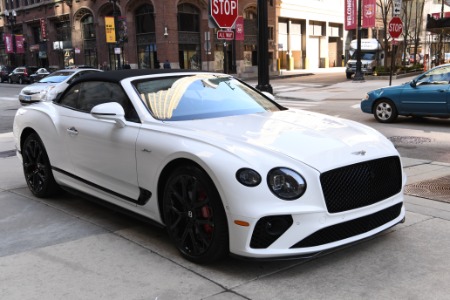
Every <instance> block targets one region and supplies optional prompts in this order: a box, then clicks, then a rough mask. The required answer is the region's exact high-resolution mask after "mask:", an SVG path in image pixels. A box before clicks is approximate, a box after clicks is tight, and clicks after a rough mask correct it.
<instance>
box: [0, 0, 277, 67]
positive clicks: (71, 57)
mask: <svg viewBox="0 0 450 300" xmlns="http://www.w3.org/2000/svg"><path fill="white" fill-rule="evenodd" d="M208 3H209V2H208V1H207V0H128V1H126V0H122V1H119V0H117V1H113V0H110V1H108V0H62V1H58V0H56V1H45V0H3V2H2V3H1V5H2V7H1V12H2V13H1V20H0V32H1V33H2V36H3V39H2V40H1V41H0V64H5V65H15V66H18V65H36V66H45V67H51V68H63V67H69V66H71V65H90V66H94V67H98V66H100V65H102V64H103V63H104V62H106V64H107V65H108V66H109V67H110V68H111V69H117V68H121V67H122V66H123V64H129V65H130V66H131V67H132V68H155V67H158V62H159V64H160V65H161V66H162V64H163V62H164V61H165V60H168V61H169V62H170V63H171V66H172V68H182V69H202V70H217V71H227V72H245V70H246V68H247V69H250V71H252V68H253V67H254V66H255V65H256V54H257V52H256V50H257V18H256V16H257V6H256V5H257V4H256V0H253V1H252V0H240V1H239V8H238V11H239V12H240V13H239V14H240V15H242V16H243V18H244V20H243V22H244V30H245V33H244V34H245V40H243V41H228V42H226V43H224V41H223V40H218V39H217V38H216V31H217V29H216V28H213V27H214V24H213V22H212V21H211V20H210V17H209V13H208V5H209V4H208ZM114 4H116V5H114ZM113 16H116V24H115V25H116V30H117V40H116V43H107V40H106V30H105V17H113ZM274 22H275V9H274V6H273V5H269V24H270V25H269V27H270V32H271V38H272V39H273V28H274ZM11 35H13V36H14V40H13V41H12V43H13V48H14V49H13V53H8V52H10V50H9V48H10V45H9V44H8V43H10V42H9V40H10V37H11ZM5 36H6V37H8V38H7V39H5ZM208 37H209V40H208ZM273 44H274V43H272V45H273ZM21 48H22V50H20V49H21ZM272 48H273V47H272ZM208 50H209V51H208ZM271 53H272V54H271V57H273V49H272V51H271Z"/></svg>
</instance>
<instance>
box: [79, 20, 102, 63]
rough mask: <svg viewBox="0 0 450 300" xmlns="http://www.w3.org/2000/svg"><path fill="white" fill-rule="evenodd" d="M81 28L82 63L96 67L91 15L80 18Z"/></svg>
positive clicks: (93, 26)
mask: <svg viewBox="0 0 450 300" xmlns="http://www.w3.org/2000/svg"><path fill="white" fill-rule="evenodd" d="M81 28H82V32H83V48H84V63H85V64H86V65H88V66H92V67H97V65H98V61H97V52H96V48H95V46H96V44H95V43H96V40H95V25H94V18H93V17H92V15H86V16H85V17H83V19H81Z"/></svg>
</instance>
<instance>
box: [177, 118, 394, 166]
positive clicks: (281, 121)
mask: <svg viewBox="0 0 450 300" xmlns="http://www.w3.org/2000/svg"><path fill="white" fill-rule="evenodd" d="M176 123H178V122H176ZM181 123H183V124H181ZM181 123H180V124H179V125H180V127H183V128H184V129H186V128H189V129H191V130H194V131H195V132H198V133H199V134H198V138H199V139H201V140H203V141H205V142H209V143H211V144H214V145H216V146H217V145H223V147H224V148H226V150H227V151H235V154H236V155H239V156H240V155H241V153H239V150H238V149H239V147H237V146H239V144H245V148H248V147H250V148H253V149H254V151H262V152H266V153H267V152H270V154H273V152H276V153H278V154H281V155H286V156H288V157H290V158H293V159H296V160H298V161H301V162H303V163H305V164H308V165H310V166H311V167H313V168H315V169H317V170H318V171H320V172H324V171H326V170H329V169H333V168H336V167H338V166H342V165H348V164H352V163H357V162H359V161H366V160H369V159H375V158H379V157H382V156H386V155H398V152H397V150H395V148H394V146H393V144H392V143H391V142H390V141H389V140H387V139H386V138H385V137H384V136H383V135H381V134H380V133H379V132H377V131H375V130H374V129H372V128H370V127H367V126H364V125H362V124H359V123H356V122H353V121H349V120H344V119H339V118H335V117H331V116H327V115H322V114H317V113H312V112H305V111H300V110H287V111H281V112H276V113H264V114H253V115H243V116H232V117H224V118H217V119H204V120H196V121H183V122H181ZM208 137H209V138H210V139H209V138H208ZM261 155H264V153H261ZM259 159H264V157H259Z"/></svg>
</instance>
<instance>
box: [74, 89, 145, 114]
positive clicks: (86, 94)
mask: <svg viewBox="0 0 450 300" xmlns="http://www.w3.org/2000/svg"><path fill="white" fill-rule="evenodd" d="M108 102H117V103H119V104H120V105H122V107H123V110H124V111H125V119H126V120H127V121H130V122H140V120H139V117H138V115H137V113H136V110H135V109H134V107H133V105H132V104H131V102H130V100H129V99H128V96H127V95H126V94H125V92H124V91H123V89H122V87H121V86H120V85H119V84H117V83H113V82H100V81H89V82H83V83H82V89H81V92H80V93H79V98H78V105H77V109H78V110H81V111H83V112H86V113H90V111H91V109H92V108H93V107H94V106H96V105H99V104H103V103H108Z"/></svg>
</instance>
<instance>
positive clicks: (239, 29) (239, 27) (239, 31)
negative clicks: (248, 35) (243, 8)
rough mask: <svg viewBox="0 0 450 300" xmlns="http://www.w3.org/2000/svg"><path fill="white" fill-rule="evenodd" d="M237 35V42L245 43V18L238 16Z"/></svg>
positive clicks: (235, 24)
mask: <svg viewBox="0 0 450 300" xmlns="http://www.w3.org/2000/svg"><path fill="white" fill-rule="evenodd" d="M234 26H235V30H236V35H235V40H236V41H243V40H244V38H245V35H244V18H243V17H242V16H238V17H237V19H236V23H234Z"/></svg>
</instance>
